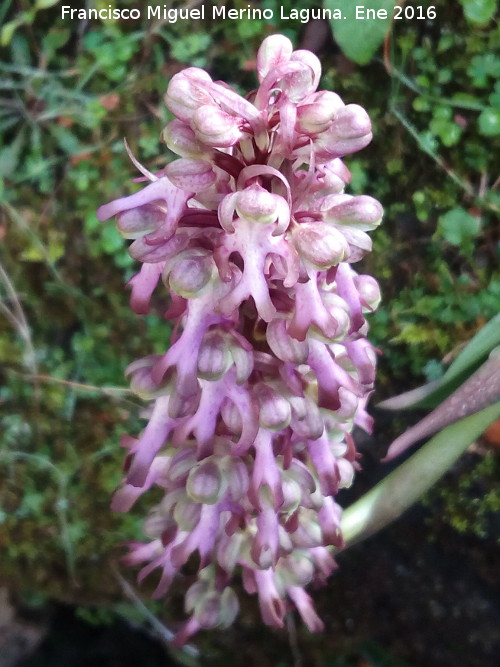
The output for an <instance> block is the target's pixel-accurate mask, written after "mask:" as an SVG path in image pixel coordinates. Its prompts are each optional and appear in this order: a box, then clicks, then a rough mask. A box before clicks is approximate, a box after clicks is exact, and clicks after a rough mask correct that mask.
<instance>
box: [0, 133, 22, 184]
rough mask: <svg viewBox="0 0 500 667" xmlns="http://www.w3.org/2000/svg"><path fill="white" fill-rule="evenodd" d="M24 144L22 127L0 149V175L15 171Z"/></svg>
mask: <svg viewBox="0 0 500 667" xmlns="http://www.w3.org/2000/svg"><path fill="white" fill-rule="evenodd" d="M24 144H25V131H24V128H23V129H21V130H20V131H19V133H18V134H17V136H16V138H15V139H14V141H13V142H12V143H11V144H10V145H8V146H5V148H2V149H1V150H0V177H5V176H11V175H12V174H13V173H14V172H15V171H16V169H17V166H18V164H19V158H20V156H21V151H22V149H23V148H24Z"/></svg>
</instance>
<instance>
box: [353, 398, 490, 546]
mask: <svg viewBox="0 0 500 667" xmlns="http://www.w3.org/2000/svg"><path fill="white" fill-rule="evenodd" d="M499 418H500V403H496V404H495V405H491V406H490V407H489V408H486V409H485V410H481V412H477V413H476V414H474V415H471V416H470V417H466V418H465V419H461V420H460V421H458V422H455V423H454V424H452V425H451V426H448V427H446V428H445V429H443V430H442V431H441V432H440V433H438V435H436V436H434V437H433V438H432V439H431V440H429V442H427V443H426V444H425V445H424V446H423V447H422V448H421V449H419V451H418V452H417V453H416V454H414V455H413V456H412V457H411V458H409V459H408V460H407V461H405V462H404V463H402V464H401V465H400V466H399V467H398V468H396V470H395V471H394V472H392V473H391V474H390V475H388V476H387V477H386V478H385V479H383V480H382V481H381V482H380V483H379V484H377V485H376V486H375V487H374V488H373V489H372V490H371V491H368V493H366V494H365V495H364V496H362V497H361V498H360V499H359V500H358V501H356V502H355V503H354V504H353V505H351V506H350V507H348V508H347V509H346V510H344V513H343V516H342V524H341V529H342V534H343V536H344V540H345V546H346V548H347V547H350V546H352V545H353V544H355V543H356V542H360V541H361V540H363V539H365V538H366V537H369V536H370V535H373V534H374V533H376V532H377V531H379V530H381V529H382V528H385V526H387V525H388V524H389V523H391V522H392V521H394V520H395V519H397V518H398V517H399V516H401V514H402V513H403V512H404V511H405V510H406V509H408V508H409V507H410V506H411V505H413V504H414V503H415V502H416V501H417V500H419V498H421V496H422V495H423V494H424V493H426V492H427V491H428V490H429V489H430V488H431V486H432V485H433V484H435V483H436V482H437V481H438V479H439V478H440V477H442V476H443V475H444V474H445V473H446V472H447V471H448V470H449V469H450V468H451V466H452V465H453V464H454V463H455V461H456V460H457V459H458V458H459V457H460V456H461V455H462V454H463V453H464V452H465V450H466V449H467V447H469V445H470V444H471V443H473V442H474V440H475V439H476V438H477V437H479V436H480V435H481V433H483V431H485V430H486V429H487V428H488V426H489V425H490V424H492V423H493V422H494V421H495V420H496V419H499Z"/></svg>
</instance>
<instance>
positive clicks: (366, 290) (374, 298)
mask: <svg viewBox="0 0 500 667" xmlns="http://www.w3.org/2000/svg"><path fill="white" fill-rule="evenodd" d="M354 284H355V285H356V287H357V289H358V292H359V298H360V301H361V303H362V305H363V307H364V309H365V312H366V311H370V312H371V311H374V310H376V309H377V307H378V305H379V303H380V299H381V296H380V287H379V286H378V283H377V281H376V280H375V278H372V276H367V275H361V276H355V278H354Z"/></svg>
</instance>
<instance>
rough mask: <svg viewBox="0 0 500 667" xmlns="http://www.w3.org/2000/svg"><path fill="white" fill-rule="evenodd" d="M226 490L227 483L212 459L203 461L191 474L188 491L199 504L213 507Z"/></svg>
mask: <svg viewBox="0 0 500 667" xmlns="http://www.w3.org/2000/svg"><path fill="white" fill-rule="evenodd" d="M225 490H226V481H225V480H224V478H223V476H222V473H221V470H220V468H219V466H218V465H217V464H216V463H215V461H214V460H213V459H212V458H208V459H205V460H203V461H201V462H200V463H198V464H197V465H196V466H195V467H194V468H193V469H192V470H191V472H190V473H189V476H188V479H187V482H186V491H187V493H188V496H189V497H190V498H191V499H192V500H194V501H196V502H197V503H204V504H206V505H213V504H214V503H216V502H217V501H218V500H220V498H221V496H222V495H223V494H224V492H225Z"/></svg>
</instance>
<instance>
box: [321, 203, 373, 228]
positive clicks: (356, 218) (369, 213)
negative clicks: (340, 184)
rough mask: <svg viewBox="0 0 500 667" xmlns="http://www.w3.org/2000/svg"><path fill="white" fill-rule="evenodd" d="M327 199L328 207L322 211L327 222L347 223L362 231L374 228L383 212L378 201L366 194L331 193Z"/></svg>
mask: <svg viewBox="0 0 500 667" xmlns="http://www.w3.org/2000/svg"><path fill="white" fill-rule="evenodd" d="M327 201H328V205H329V208H328V209H327V210H326V211H325V212H324V218H325V220H326V221H327V222H333V223H335V224H337V225H349V226H350V227H354V228H355V229H359V230H361V231H364V232H366V231H371V230H372V229H375V227H377V226H378V225H379V224H380V222H381V220H382V215H383V213H384V209H383V208H382V206H381V205H380V203H379V202H378V201H377V200H376V199H374V198H373V197H369V196H368V195H359V196H358V197H351V196H350V195H333V196H332V197H329V198H328V200H327ZM332 204H333V205H332Z"/></svg>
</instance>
